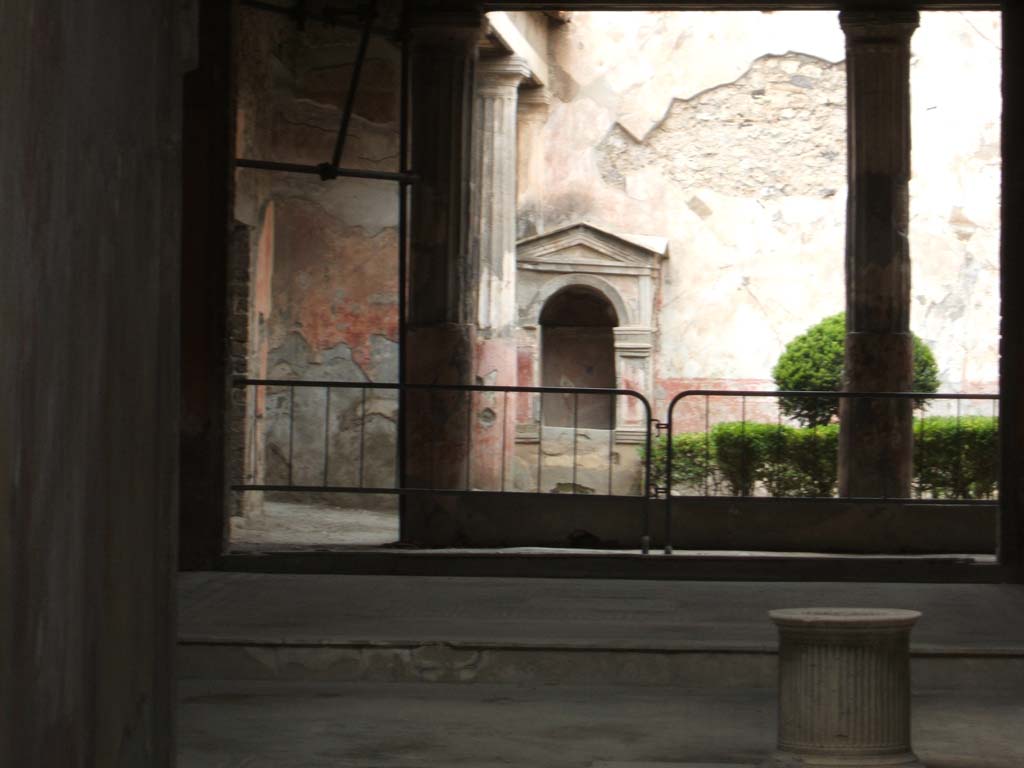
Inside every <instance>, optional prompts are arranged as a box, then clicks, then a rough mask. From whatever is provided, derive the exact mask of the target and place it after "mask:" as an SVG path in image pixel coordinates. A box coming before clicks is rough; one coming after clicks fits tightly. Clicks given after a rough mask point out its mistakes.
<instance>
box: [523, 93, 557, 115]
mask: <svg viewBox="0 0 1024 768" xmlns="http://www.w3.org/2000/svg"><path fill="white" fill-rule="evenodd" d="M550 107H551V92H550V91H549V90H548V89H547V88H545V87H544V86H540V87H539V88H521V89H520V91H519V112H520V114H523V115H524V116H528V117H532V116H534V115H538V116H543V115H546V114H547V113H548V110H549V109H550Z"/></svg>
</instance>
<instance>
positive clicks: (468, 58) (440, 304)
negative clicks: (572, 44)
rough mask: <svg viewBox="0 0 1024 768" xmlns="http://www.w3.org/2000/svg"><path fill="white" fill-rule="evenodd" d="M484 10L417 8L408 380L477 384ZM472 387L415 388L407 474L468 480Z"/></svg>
mask: <svg viewBox="0 0 1024 768" xmlns="http://www.w3.org/2000/svg"><path fill="white" fill-rule="evenodd" d="M481 23H482V17H481V16H480V14H479V13H459V14H455V13H443V12H439V11H434V12H427V11H424V13H423V14H422V15H419V16H414V18H413V19H412V20H411V24H410V39H411V54H412V60H411V72H412V82H411V92H412V96H411V98H412V103H411V122H412V125H411V137H410V138H411V150H412V167H413V169H414V170H415V172H416V173H417V175H418V179H417V182H416V183H415V184H414V185H413V186H412V194H411V211H410V221H409V272H408V281H409V285H408V292H409V293H408V315H407V320H408V326H407V337H406V348H405V349H404V350H403V351H402V353H403V354H404V355H405V356H406V366H407V368H406V372H407V381H408V382H409V383H413V384H470V383H472V379H473V355H474V346H475V343H476V337H475V332H474V331H475V306H474V295H475V293H474V291H473V275H472V269H471V266H470V259H469V249H470V232H469V202H470V201H469V191H470V183H469V172H470V137H471V116H472V100H473V78H474V69H475V66H476V59H477V43H478V42H479V39H480V29H481ZM467 401H468V397H467V396H466V395H453V396H444V397H439V396H436V395H425V394H422V393H416V392H412V393H410V394H409V395H408V396H407V400H406V425H407V426H406V482H407V484H408V485H410V486H413V487H421V488H436V489H445V488H449V489H450V488H465V487H466V485H467V484H468V474H467V466H468V464H467V460H466V457H467V445H468V440H467V418H468V409H467V407H466V404H467Z"/></svg>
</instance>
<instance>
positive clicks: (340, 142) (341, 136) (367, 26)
mask: <svg viewBox="0 0 1024 768" xmlns="http://www.w3.org/2000/svg"><path fill="white" fill-rule="evenodd" d="M376 18H377V6H376V3H374V4H372V5H371V6H370V7H369V8H367V10H366V16H365V18H364V19H363V33H362V35H361V36H360V37H359V50H358V51H357V52H356V60H355V63H354V64H353V65H352V78H351V80H350V81H349V85H348V93H347V94H345V108H344V109H343V110H342V112H341V126H340V127H339V128H338V138H337V140H336V141H335V142H334V154H333V155H332V156H331V165H333V166H334V167H335V168H337V167H338V166H340V165H341V153H342V152H343V151H344V149H345V139H346V138H347V137H348V126H349V123H350V122H351V121H352V110H353V108H354V107H355V103H356V89H357V88H358V87H359V78H360V75H362V72H363V63H364V62H365V61H366V49H367V47H368V46H369V45H370V33H371V32H372V31H373V22H374V19H376Z"/></svg>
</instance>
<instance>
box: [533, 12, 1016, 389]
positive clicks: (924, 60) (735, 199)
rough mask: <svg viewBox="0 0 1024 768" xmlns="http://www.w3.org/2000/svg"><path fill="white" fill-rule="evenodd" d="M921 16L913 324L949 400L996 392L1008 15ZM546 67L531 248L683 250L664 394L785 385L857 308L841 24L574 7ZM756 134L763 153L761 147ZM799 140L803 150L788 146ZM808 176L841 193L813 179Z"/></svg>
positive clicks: (815, 17)
mask: <svg viewBox="0 0 1024 768" xmlns="http://www.w3.org/2000/svg"><path fill="white" fill-rule="evenodd" d="M924 16H925V18H924V20H923V23H922V27H921V29H920V30H919V32H918V33H917V37H916V38H915V44H914V55H915V59H914V65H913V72H914V75H913V77H914V82H913V88H914V120H915V132H914V142H915V154H914V168H915V178H914V182H913V186H912V193H913V200H912V211H913V225H912V231H911V237H912V251H913V256H914V278H913V279H914V308H913V317H912V323H913V327H914V329H915V330H916V331H917V332H918V333H919V334H920V335H921V336H922V337H924V338H925V339H927V340H928V341H929V342H930V343H931V344H932V346H933V349H934V350H935V352H936V354H937V357H938V359H939V363H940V367H941V369H942V374H943V379H944V388H946V389H951V390H961V389H967V388H971V387H973V388H975V389H979V388H980V389H991V386H992V384H991V383H992V382H994V381H995V380H996V379H997V373H996V371H997V357H996V344H997V335H996V329H997V324H998V303H997V296H998V293H997V291H998V274H997V271H996V270H997V263H998V251H997V249H996V247H995V246H996V243H997V242H998V199H997V195H998V174H999V150H998V123H999V78H998V72H999V51H998V49H997V47H996V45H997V44H998V41H999V39H1000V33H999V28H998V24H999V20H998V15H997V14H970V15H964V14H937V13H936V14H925V15H924ZM951 50H955V51H957V52H958V53H957V55H956V56H950V55H949V51H951ZM549 54H550V65H551V80H552V83H551V90H552V102H551V109H550V114H549V116H548V119H547V121H546V123H545V126H544V129H543V131H542V133H541V140H540V142H539V144H540V146H539V147H538V151H543V152H544V159H545V163H544V174H543V176H542V177H541V178H540V179H537V180H536V181H534V182H533V183H532V185H531V187H530V188H527V189H525V190H521V195H520V217H519V232H520V235H530V234H536V233H539V232H546V231H550V230H552V229H555V228H557V227H559V226H563V225H566V224H569V223H573V222H575V221H579V220H586V221H590V222H593V223H594V224H596V225H598V226H602V227H606V228H608V229H611V230H613V231H620V232H628V233H635V234H644V235H657V236H665V237H668V238H669V240H670V256H669V259H668V260H667V262H666V263H665V264H664V266H663V270H662V275H663V278H662V279H663V284H662V293H661V304H660V307H659V310H658V325H659V327H660V332H661V336H660V340H659V345H658V349H657V353H656V378H657V384H658V390H659V391H658V392H657V394H658V395H659V396H660V395H663V394H667V393H671V392H673V391H675V390H677V389H680V388H683V387H687V386H763V387H765V388H771V386H772V385H771V368H772V366H773V364H774V362H775V360H776V359H777V357H778V355H779V353H780V352H781V351H782V349H783V347H784V345H785V343H786V342H787V341H789V340H790V339H791V338H792V337H793V336H795V335H797V334H799V333H801V332H802V331H803V330H804V329H806V328H807V327H808V326H809V325H811V324H813V323H815V322H817V321H818V320H819V319H821V318H822V317H825V316H826V315H829V314H832V313H834V312H837V311H840V310H841V309H842V308H843V250H844V231H845V197H846V184H845V161H844V160H843V157H844V155H845V107H844V105H843V101H844V99H845V91H844V88H843V86H842V83H843V81H844V77H845V75H844V72H843V67H842V65H841V62H842V60H843V57H844V39H843V34H842V32H841V30H840V28H839V24H838V19H837V15H836V14H835V13H831V12H829V13H825V12H806V13H796V12H776V13H761V12H751V13H746V12H742V13H741V12H735V13H671V12H651V13H639V12H623V13H589V14H588V13H574V14H573V15H572V20H571V22H570V23H568V24H565V25H562V26H559V27H553V28H552V32H551V37H550V48H549ZM765 57H768V58H765ZM778 57H781V58H778ZM837 64H838V65H839V66H836V65H837ZM806 77H810V78H811V80H810V81H807V80H806ZM819 77H820V78H824V79H822V80H821V82H820V84H819V82H818V80H816V79H815V78H819ZM787 78H798V80H792V79H790V80H789V81H787ZM799 78H805V80H799ZM837 78H838V80H837ZM826 80H827V82H826ZM796 82H800V83H803V85H802V86H799V87H797V86H794V85H793V84H794V83H796ZM807 82H812V83H813V86H812V87H806V85H807ZM837 83H838V85H837ZM762 90H763V91H764V92H763V93H758V91H762ZM830 94H831V95H837V96H838V103H831V102H830V101H829V99H830V98H831V95H830ZM747 99H749V101H745V100H747ZM766 100H767V101H768V102H771V103H772V104H773V105H774V106H777V108H778V111H777V115H776V116H775V117H769V116H768V115H767V114H766V110H765V102H766ZM787 100H789V101H787ZM832 101H833V102H834V101H836V99H832ZM791 102H792V103H791ZM744 105H749V108H748V106H744ZM787 110H788V111H787ZM666 118H667V120H666ZM663 120H665V123H664V124H663V125H662V121H663ZM659 126H660V127H659ZM744 131H747V134H754V135H756V137H757V138H756V140H755V141H754V142H746V143H745V142H744V136H745V135H747V134H745V133H744ZM787 131H789V132H791V134H792V136H793V141H792V143H791V144H792V145H795V149H794V146H786V142H785V141H780V139H779V135H786V134H787ZM673 132H674V133H673ZM666 133H672V134H673V135H672V136H669V137H668V138H667V139H666V136H665V134H666ZM616 142H618V144H617V145H616ZM637 142H639V144H637ZM658 142H661V143H662V144H664V147H663V148H662V150H661V151H660V152H650V153H649V156H648V160H647V162H646V163H644V162H639V163H638V162H632V164H630V163H626V164H625V165H623V166H622V167H624V168H625V169H626V172H624V173H618V174H616V173H609V160H608V158H609V147H612V149H615V150H616V151H619V150H621V149H622V148H623V147H626V149H627V150H628V149H630V147H629V145H634V146H633V147H632V150H631V151H633V152H634V155H636V154H637V153H636V152H635V150H636V147H638V146H640V147H647V146H651V147H653V146H654V145H655V144H656V143H658ZM673 142H675V144H674V145H673ZM773 142H774V143H773ZM673 146H674V147H676V148H675V149H673ZM828 147H831V149H832V150H837V151H838V152H839V157H838V159H837V160H835V161H834V162H825V161H821V160H820V152H821V151H823V150H824V149H825V148H828ZM801 152H803V154H801ZM684 156H685V157H684ZM634 159H635V158H634ZM622 167H620V168H619V170H622ZM807 169H811V170H807ZM808 174H810V175H815V174H816V175H817V176H820V177H821V178H822V179H824V178H831V183H829V184H824V183H822V184H818V183H817V179H815V183H814V184H805V183H801V181H802V179H803V178H804V177H805V176H807V175H808ZM787 175H788V178H789V180H790V182H792V183H790V182H787Z"/></svg>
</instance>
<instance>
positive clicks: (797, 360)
mask: <svg viewBox="0 0 1024 768" xmlns="http://www.w3.org/2000/svg"><path fill="white" fill-rule="evenodd" d="M845 340H846V314H845V313H844V312H840V313H839V314H836V315H832V316H831V317H826V318H825V319H824V320H822V321H821V322H820V323H818V324H817V325H814V326H812V327H811V328H808V329H807V331H805V332H804V333H802V334H801V335H799V336H797V337H796V338H795V339H793V340H792V341H791V342H789V344H787V345H786V349H785V350H784V351H783V353H782V355H781V356H780V357H779V360H778V362H777V363H775V367H774V368H773V369H772V377H773V378H774V379H775V386H776V388H777V389H788V390H808V391H819V392H838V391H839V390H840V389H841V388H842V382H843V353H844V349H845ZM913 340H914V391H915V392H936V391H938V388H939V367H938V365H936V363H935V356H934V355H933V354H932V351H931V350H930V349H929V348H928V345H927V344H925V343H924V342H923V341H921V339H919V338H918V337H917V335H916V334H915V335H914V337H913ZM925 402H927V400H926V399H925V398H921V399H920V400H919V401H917V405H918V406H919V407H920V406H923V405H924V404H925ZM779 408H780V409H781V410H782V412H783V413H784V414H785V415H786V416H789V417H790V418H792V419H795V420H796V421H797V422H799V423H800V424H803V425H804V426H807V427H816V426H823V425H825V424H828V423H829V422H831V421H832V420H833V418H835V416H836V415H837V414H838V413H839V399H838V398H835V399H832V398H809V397H783V398H780V402H779Z"/></svg>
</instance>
